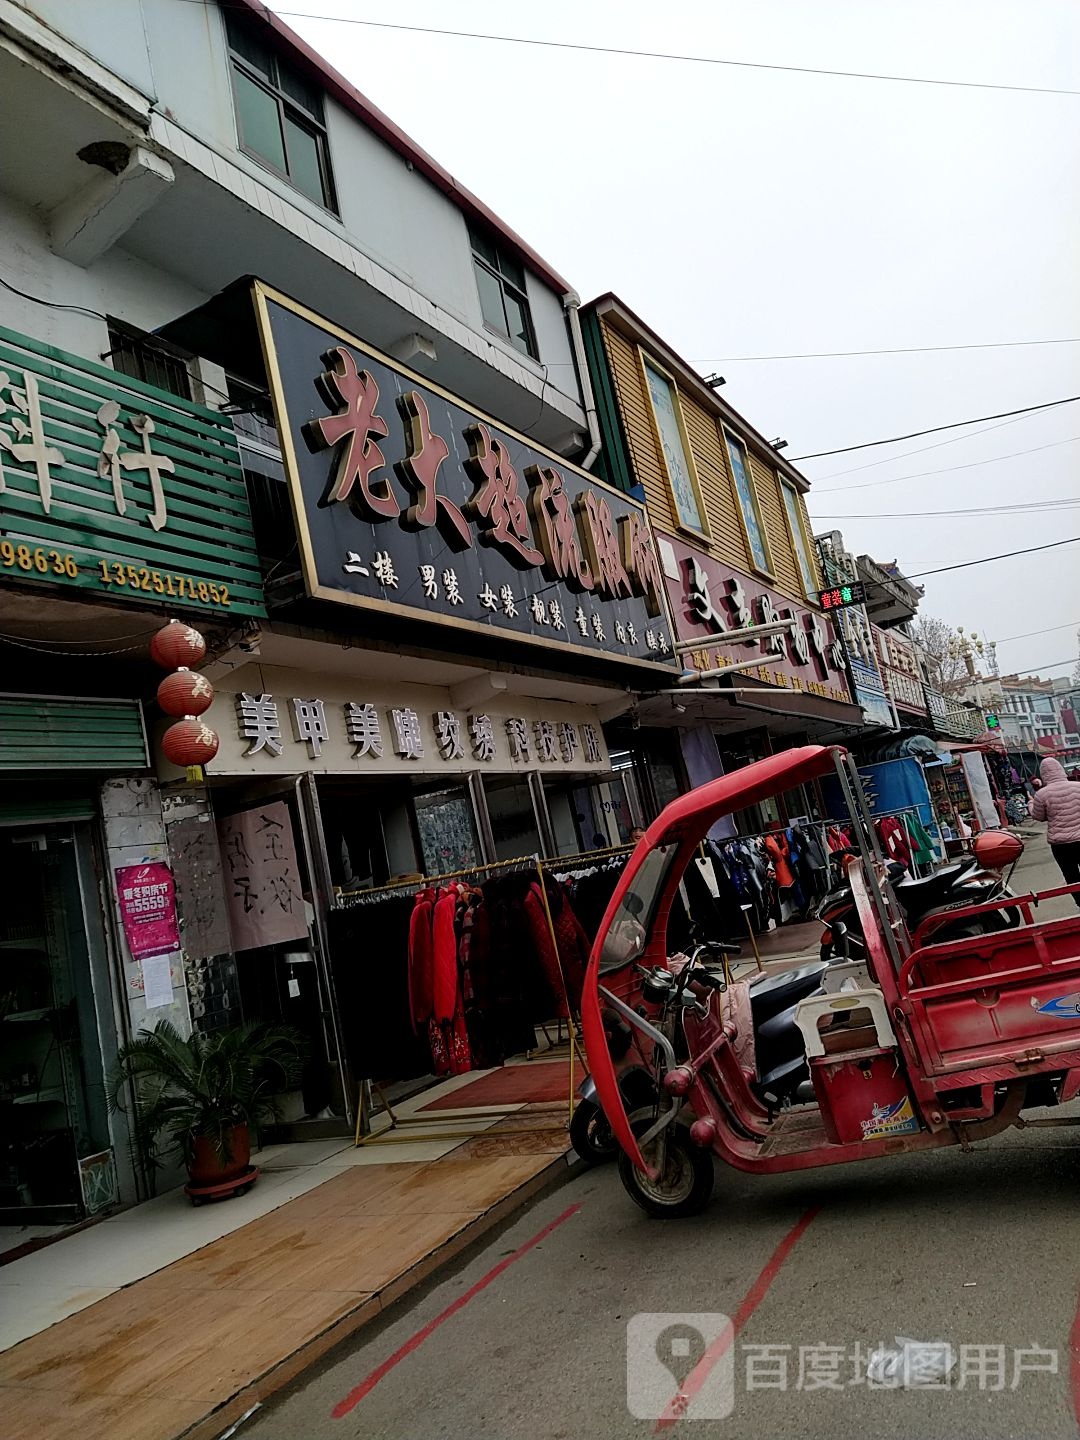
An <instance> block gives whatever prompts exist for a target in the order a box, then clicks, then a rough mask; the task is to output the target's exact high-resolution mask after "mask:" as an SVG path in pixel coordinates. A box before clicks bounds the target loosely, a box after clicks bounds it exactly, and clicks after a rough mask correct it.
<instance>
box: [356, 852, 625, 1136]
mask: <svg viewBox="0 0 1080 1440" xmlns="http://www.w3.org/2000/svg"><path fill="white" fill-rule="evenodd" d="M632 849H633V846H632V845H611V846H607V847H606V848H605V849H603V850H585V851H579V852H577V853H575V854H572V855H560V856H556V857H554V858H551V859H545V858H542V857H541V856H539V855H521V856H517V857H516V858H515V859H513V860H493V861H490V862H488V863H486V864H480V865H474V866H471V867H470V868H468V869H465V870H453V871H449V872H447V873H446V874H443V875H429V876H425V877H423V879H421V880H399V881H392V882H391V883H390V884H388V885H380V886H377V887H376V888H375V889H373V890H364V891H360V892H358V893H357V894H356V896H355V898H353V897H350V900H349V902H348V903H347V904H344V905H340V906H339V907H337V908H340V909H343V910H347V909H354V908H356V907H357V906H358V905H361V904H364V903H366V902H367V901H369V900H370V901H375V900H382V899H385V898H388V897H390V896H393V895H398V894H402V895H404V894H408V893H409V892H412V893H413V894H416V893H419V891H421V890H425V889H428V888H430V887H433V886H440V885H443V884H447V883H452V882H453V881H455V880H462V879H464V878H465V877H466V876H473V877H479V876H484V877H487V876H490V875H492V874H507V873H513V872H526V871H530V870H531V871H535V872H536V875H537V877H538V879H539V881H540V897H541V900H542V901H543V906H544V916H545V919H546V920H547V927H548V934H549V935H550V937H551V944H552V949H553V950H554V953H555V960H556V963H557V964H558V966H559V975H560V978H561V980H562V988H563V999H564V1000H565V1002H566V1009H567V1031H568V1035H567V1041H568V1045H569V1061H570V1074H569V1090H568V1094H567V1117H566V1127H567V1128H569V1125H570V1121H571V1120H572V1119H573V1115H574V1091H575V1089H576V1085H575V1082H576V1079H577V1041H578V1036H577V1030H576V1027H575V1024H574V1017H573V1004H572V1002H571V999H570V991H569V987H568V986H567V983H566V975H565V973H564V971H563V968H562V957H561V955H560V954H559V941H558V936H557V935H556V933H555V921H554V918H553V916H552V913H551V902H550V901H549V899H548V893H547V886H546V884H545V883H544V879H545V875H547V874H551V875H552V877H553V878H554V879H558V878H559V874H558V872H560V871H563V872H565V871H566V867H567V866H568V865H569V866H570V869H571V870H572V869H573V868H574V867H575V864H577V863H580V862H588V863H592V862H597V861H598V862H600V863H601V864H602V865H603V864H610V863H611V862H612V861H613V860H614V859H615V858H616V857H619V856H623V857H625V856H626V855H628V854H629V853H630V851H631V850H632ZM540 1028H541V1029H542V1030H543V1032H544V1034H545V1036H546V1037H547V1042H548V1049H549V1050H554V1049H556V1048H557V1047H558V1046H559V1045H561V1044H562V1043H563V1041H562V1021H561V1020H560V1021H559V1028H558V1032H557V1039H556V1040H555V1041H552V1039H551V1036H550V1035H549V1034H548V1030H547V1026H546V1025H544V1023H543V1022H542V1021H541V1022H540ZM532 1055H533V1052H532V1051H531V1050H530V1051H529V1052H528V1054H527V1058H528V1059H530V1060H531V1059H532ZM371 1089H374V1090H375V1091H377V1093H378V1095H379V1098H380V1099H381V1101H382V1104H383V1109H384V1111H385V1113H386V1114H387V1115H388V1116H389V1118H390V1124H389V1125H388V1126H386V1127H385V1128H384V1129H382V1130H380V1131H379V1132H378V1133H372V1132H371V1131H370V1128H369V1127H370V1122H371V1108H372V1107H371V1095H370V1091H371ZM493 1113H494V1114H497V1115H504V1114H505V1115H507V1116H508V1115H511V1114H513V1113H515V1112H514V1111H513V1110H509V1109H507V1110H506V1111H505V1112H504V1111H501V1110H500V1111H496V1112H492V1111H490V1110H488V1111H480V1110H477V1111H475V1112H474V1113H473V1117H472V1118H473V1119H474V1120H480V1119H483V1120H489V1119H490V1118H491V1117H492V1115H493ZM443 1118H444V1120H445V1123H448V1124H450V1125H454V1124H461V1123H462V1119H463V1117H462V1116H461V1115H460V1114H455V1113H449V1114H447V1115H446V1116H445V1117H443ZM439 1120H440V1117H439V1116H438V1115H434V1116H432V1115H426V1116H412V1115H409V1116H402V1115H398V1114H397V1113H396V1112H395V1111H394V1110H393V1108H392V1107H391V1105H390V1102H389V1100H388V1099H387V1097H386V1095H385V1094H384V1093H383V1091H382V1088H381V1087H380V1086H379V1085H378V1084H375V1083H371V1084H369V1083H368V1082H361V1084H360V1087H359V1097H358V1102H357V1107H356V1130H355V1133H354V1136H353V1143H354V1145H356V1146H363V1145H389V1144H404V1143H407V1142H409V1141H410V1140H412V1139H413V1137H412V1136H410V1135H408V1134H404V1135H402V1134H399V1133H395V1132H398V1131H400V1130H404V1129H407V1127H409V1126H423V1127H424V1128H425V1129H428V1130H429V1132H430V1133H431V1135H432V1138H438V1139H468V1138H471V1137H472V1136H474V1135H478V1134H482V1133H483V1131H484V1129H486V1128H487V1127H486V1126H481V1127H480V1128H479V1129H477V1128H475V1127H473V1128H470V1129H467V1130H452V1129H448V1130H444V1129H442V1128H441V1126H440V1124H439ZM550 1128H551V1127H550V1126H544V1125H540V1126H534V1127H532V1129H533V1131H542V1130H545V1129H550ZM365 1129H366V1130H367V1133H362V1132H364V1131H365ZM517 1133H519V1134H520V1133H523V1132H521V1131H519V1132H517Z"/></svg>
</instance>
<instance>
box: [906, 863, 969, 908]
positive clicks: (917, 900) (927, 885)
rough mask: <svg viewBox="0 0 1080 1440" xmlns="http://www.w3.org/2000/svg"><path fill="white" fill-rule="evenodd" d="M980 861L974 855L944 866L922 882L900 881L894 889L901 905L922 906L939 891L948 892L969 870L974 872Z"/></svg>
mask: <svg viewBox="0 0 1080 1440" xmlns="http://www.w3.org/2000/svg"><path fill="white" fill-rule="evenodd" d="M978 863H979V862H978V861H977V860H976V859H975V857H974V855H972V856H970V857H969V858H968V859H967V860H957V861H956V862H955V863H954V864H952V865H943V866H942V867H941V869H940V870H936V871H935V872H934V874H933V875H927V876H924V878H923V879H921V880H914V879H910V880H900V881H898V882H897V883H896V885H895V886H894V887H893V888H894V889H895V890H896V893H897V895H898V897H899V899H900V902H901V904H903V905H905V906H907V905H909V904H911V903H914V904H922V903H923V902H924V901H925V900H927V899H928V897H929V896H931V895H934V894H936V893H937V891H939V890H947V889H948V888H949V886H950V885H952V884H953V882H954V881H955V880H958V879H959V878H960V876H961V875H964V874H966V873H967V871H969V870H974V869H975V867H976V865H978Z"/></svg>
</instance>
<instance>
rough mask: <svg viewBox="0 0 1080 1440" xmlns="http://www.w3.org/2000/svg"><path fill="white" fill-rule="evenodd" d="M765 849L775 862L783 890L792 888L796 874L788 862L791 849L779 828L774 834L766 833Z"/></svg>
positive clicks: (779, 882)
mask: <svg viewBox="0 0 1080 1440" xmlns="http://www.w3.org/2000/svg"><path fill="white" fill-rule="evenodd" d="M765 849H766V851H767V852H768V855H769V859H770V860H771V861H772V863H773V871H774V873H775V875H776V883H777V885H778V886H779V887H780V889H781V890H788V889H790V887H791V886H792V885H794V884H795V876H794V875H793V874H792V873H791V866H790V865H789V863H788V855H789V853H790V851H789V847H788V843H787V838H786V837H785V835H784V834H783V832H782V831H779V830H778V831H777V832H776V833H775V834H773V835H766V836H765Z"/></svg>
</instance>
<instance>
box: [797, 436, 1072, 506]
mask: <svg viewBox="0 0 1080 1440" xmlns="http://www.w3.org/2000/svg"><path fill="white" fill-rule="evenodd" d="M1077 440H1080V435H1070V436H1069V438H1068V439H1067V440H1051V441H1050V443H1049V444H1048V445H1032V446H1031V448H1030V449H1028V450H1012V451H1010V452H1009V454H1008V455H991V456H990V458H989V459H988V460H969V461H967V463H966V464H964V465H943V466H942V467H941V469H940V470H915V471H914V472H913V473H912V474H910V475H894V476H893V478H892V479H891V480H860V481H859V482H858V483H857V484H855V485H826V486H825V488H824V489H823V490H816V493H817V494H818V495H835V494H837V493H838V492H839V491H841V490H876V489H877V488H878V487H879V486H881V485H899V484H901V483H902V482H903V481H904V480H922V479H924V478H925V477H926V476H927V475H948V474H950V473H951V472H952V471H954V470H977V469H978V468H979V466H980V465H997V464H999V463H1000V461H1002V460H1016V459H1018V458H1019V457H1020V456H1021V455H1035V454H1037V453H1038V451H1040V450H1055V449H1057V448H1058V446H1060V445H1074V444H1075V443H1076V442H1077ZM815 488H816V487H815Z"/></svg>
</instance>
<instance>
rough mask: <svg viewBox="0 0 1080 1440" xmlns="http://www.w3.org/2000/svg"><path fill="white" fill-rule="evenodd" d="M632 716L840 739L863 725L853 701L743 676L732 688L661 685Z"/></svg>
mask: <svg viewBox="0 0 1080 1440" xmlns="http://www.w3.org/2000/svg"><path fill="white" fill-rule="evenodd" d="M637 719H638V722H639V724H641V725H651V726H655V727H657V728H666V729H680V730H681V729H693V728H695V727H696V726H698V725H708V726H709V727H710V728H711V729H713V730H714V731H715V732H716V733H717V734H724V735H734V734H738V733H740V732H741V731H744V730H755V729H761V728H765V729H767V730H769V731H770V733H772V734H774V735H809V736H810V737H811V739H814V740H824V739H826V738H831V739H843V738H845V737H850V736H851V735H853V734H856V733H858V732H861V731H864V730H865V729H866V723H865V721H864V719H863V714H862V711H861V709H860V708H859V707H858V706H857V705H847V704H844V703H842V702H841V701H838V700H828V699H825V698H823V697H822V696H819V695H808V694H806V693H805V692H802V691H793V690H778V689H776V688H775V687H773V686H771V685H761V684H755V683H754V682H753V681H750V680H747V679H745V678H743V679H742V680H741V682H740V684H739V685H738V686H737V687H736V686H728V687H723V688H721V687H707V686H687V687H686V688H680V689H670V690H662V691H661V692H660V693H659V694H657V695H651V696H649V697H648V698H647V699H644V700H641V701H639V703H638V707H637Z"/></svg>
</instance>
